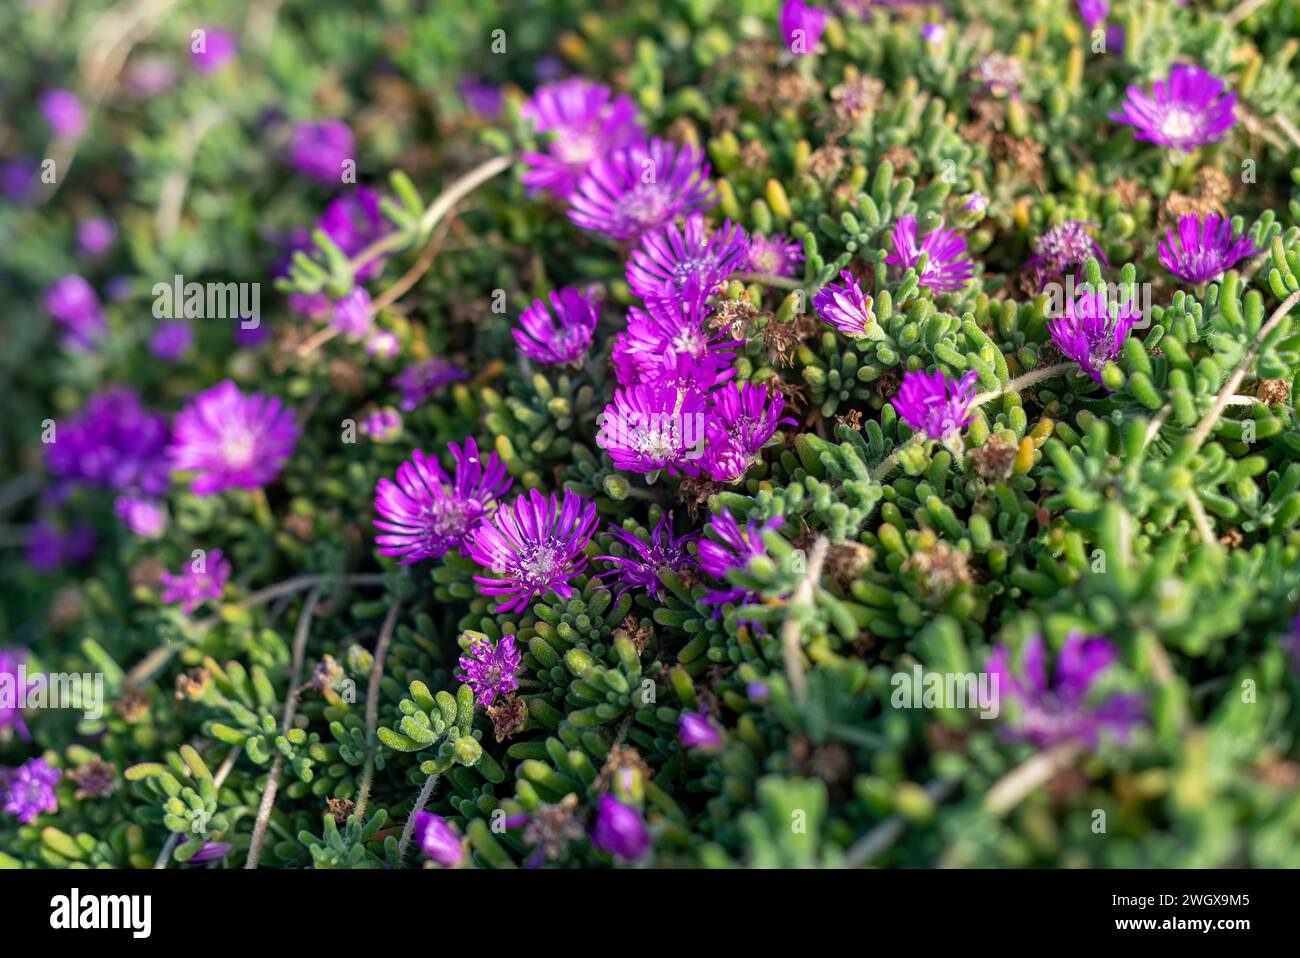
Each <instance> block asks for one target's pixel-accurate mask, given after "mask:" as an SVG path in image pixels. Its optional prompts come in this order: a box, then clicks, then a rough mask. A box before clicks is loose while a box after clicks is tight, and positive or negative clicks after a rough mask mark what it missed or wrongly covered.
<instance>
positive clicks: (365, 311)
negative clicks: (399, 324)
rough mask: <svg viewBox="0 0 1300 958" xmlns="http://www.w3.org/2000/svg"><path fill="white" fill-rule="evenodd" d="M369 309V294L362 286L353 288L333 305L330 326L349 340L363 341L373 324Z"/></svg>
mask: <svg viewBox="0 0 1300 958" xmlns="http://www.w3.org/2000/svg"><path fill="white" fill-rule="evenodd" d="M370 309H371V307H370V294H369V293H368V292H366V290H365V288H364V287H362V286H353V287H352V289H351V290H349V291H348V294H347V295H346V296H344V297H343V298H342V299H340V300H339V301H338V302H337V303H335V304H334V317H333V319H331V320H330V326H332V327H333V328H334V329H337V330H338V331H339V332H340V333H342V334H343V335H344V336H346V337H348V338H349V339H353V340H359V339H363V338H365V336H366V334H367V333H369V332H370V327H371V326H372V325H373V324H374V315H373V314H372V313H371V311H370Z"/></svg>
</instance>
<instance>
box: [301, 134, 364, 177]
mask: <svg viewBox="0 0 1300 958" xmlns="http://www.w3.org/2000/svg"><path fill="white" fill-rule="evenodd" d="M356 155H357V142H356V140H355V139H354V138H353V136H352V131H351V130H350V129H348V125H347V124H346V123H344V122H343V121H342V120H322V121H320V122H319V123H299V124H297V125H296V126H295V127H294V128H293V133H292V135H291V136H290V140H289V163H290V165H292V166H293V168H294V169H295V170H297V171H298V172H299V173H301V174H303V175H304V176H308V177H310V178H311V179H313V180H316V181H317V182H319V183H327V184H329V183H334V184H338V183H342V182H343V172H344V168H345V167H344V164H345V163H346V162H347V161H348V160H354V159H355V158H356Z"/></svg>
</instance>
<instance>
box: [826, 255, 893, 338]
mask: <svg viewBox="0 0 1300 958" xmlns="http://www.w3.org/2000/svg"><path fill="white" fill-rule="evenodd" d="M840 278H841V279H842V280H844V284H843V285H842V286H841V285H839V284H837V283H827V284H826V285H825V286H823V287H822V288H821V289H819V290H818V291H817V295H815V296H814V297H813V308H814V309H816V310H817V312H818V314H819V315H820V316H821V318H822V321H823V322H827V323H830V324H831V325H832V326H834V327H835V328H836V329H838V330H839V331H840V332H842V333H845V334H846V335H849V336H867V335H870V334H871V333H872V332H874V331H877V327H876V314H875V313H874V312H873V311H872V308H871V307H872V302H871V297H870V296H868V295H867V294H865V293H864V292H862V287H861V286H860V285H859V284H858V281H857V280H856V279H854V277H853V274H852V273H850V272H849V271H848V270H846V269H845V270H840Z"/></svg>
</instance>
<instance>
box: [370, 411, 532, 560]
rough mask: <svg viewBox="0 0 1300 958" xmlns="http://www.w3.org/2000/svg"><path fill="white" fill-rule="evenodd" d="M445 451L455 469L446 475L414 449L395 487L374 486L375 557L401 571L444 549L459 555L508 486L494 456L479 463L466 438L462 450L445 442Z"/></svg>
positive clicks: (439, 554) (473, 445) (381, 482)
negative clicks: (393, 562)
mask: <svg viewBox="0 0 1300 958" xmlns="http://www.w3.org/2000/svg"><path fill="white" fill-rule="evenodd" d="M399 425H400V420H399ZM447 448H448V449H449V450H450V451H451V455H452V459H454V460H455V463H456V465H455V468H454V470H453V473H452V475H450V476H448V475H447V473H446V472H445V471H444V470H443V468H442V467H441V466H440V465H438V461H437V460H436V459H432V458H429V457H427V456H425V454H424V453H423V452H421V451H420V450H419V449H416V450H415V451H414V452H413V453H412V454H411V459H410V461H408V462H404V463H402V464H401V465H400V466H398V467H397V481H396V482H393V481H392V480H391V479H386V478H385V479H380V480H379V484H378V485H377V486H375V512H376V513H377V514H378V515H379V518H378V519H376V520H375V528H377V529H379V530H380V532H382V533H383V534H382V535H378V536H376V537H375V544H376V545H377V546H379V552H380V554H381V555H386V556H395V557H397V558H398V562H399V563H400V564H402V565H407V564H410V563H412V562H419V561H421V560H423V559H437V558H441V557H442V556H443V555H445V554H446V553H447V551H448V550H450V549H459V550H461V551H462V552H464V551H465V549H464V545H465V539H466V536H468V535H469V533H470V532H472V531H473V530H474V529H475V528H477V527H478V526H479V524H480V523H482V522H483V520H484V519H486V518H487V517H488V516H490V515H492V513H493V512H494V511H496V508H497V504H498V501H499V500H500V498H501V496H502V495H504V494H505V492H506V490H507V489H509V488H510V483H511V479H510V478H509V477H508V476H507V475H506V467H505V465H504V464H503V463H502V462H501V461H500V460H499V459H498V458H497V454H496V453H495V452H493V453H491V454H490V455H489V456H488V457H487V459H486V460H484V459H482V458H480V455H479V450H478V444H477V443H476V442H475V441H474V438H473V437H472V436H470V437H467V438H466V439H465V442H464V444H463V446H458V445H456V444H455V443H454V442H451V443H448V444H447Z"/></svg>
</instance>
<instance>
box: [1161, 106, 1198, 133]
mask: <svg viewBox="0 0 1300 958" xmlns="http://www.w3.org/2000/svg"><path fill="white" fill-rule="evenodd" d="M1160 132H1161V133H1162V134H1164V135H1165V136H1166V137H1168V138H1169V139H1171V140H1185V139H1187V137H1189V136H1191V135H1192V134H1193V133H1195V132H1196V124H1195V123H1194V122H1193V120H1192V115H1191V114H1190V113H1188V112H1187V111H1186V110H1182V109H1179V108H1177V107H1175V108H1174V109H1172V110H1170V111H1169V112H1168V113H1167V114H1165V119H1164V122H1163V123H1161V124H1160Z"/></svg>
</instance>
